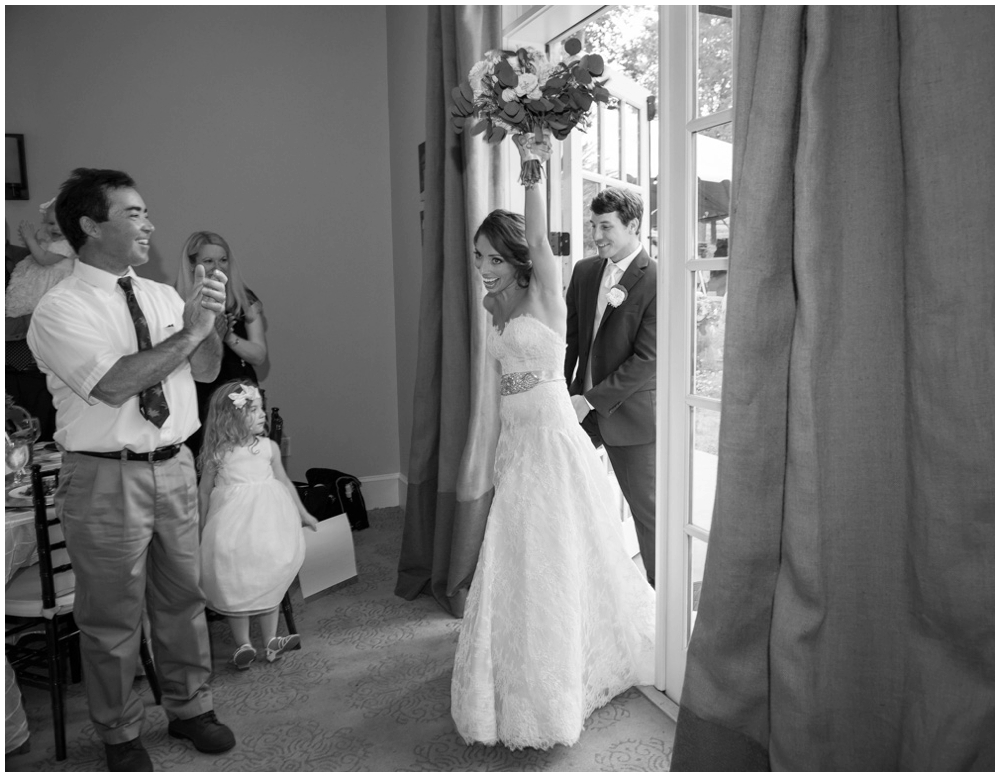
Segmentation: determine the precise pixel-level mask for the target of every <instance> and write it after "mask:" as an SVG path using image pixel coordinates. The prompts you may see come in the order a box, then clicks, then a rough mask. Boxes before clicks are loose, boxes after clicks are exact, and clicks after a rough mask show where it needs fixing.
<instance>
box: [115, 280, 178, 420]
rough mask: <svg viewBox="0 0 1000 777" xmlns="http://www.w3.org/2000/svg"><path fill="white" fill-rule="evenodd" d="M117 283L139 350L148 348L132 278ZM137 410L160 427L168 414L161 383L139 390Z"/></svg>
mask: <svg viewBox="0 0 1000 777" xmlns="http://www.w3.org/2000/svg"><path fill="white" fill-rule="evenodd" d="M118 285H119V286H121V287H122V291H124V292H125V302H126V303H127V304H128V312H129V313H131V314H132V323H133V324H134V325H135V338H136V340H137V341H138V343H139V350H140V351H145V350H148V349H149V348H152V347H153V341H152V340H151V339H150V337H149V325H148V324H147V323H146V317H145V316H144V315H143V314H142V308H140V307H139V301H138V300H137V299H136V298H135V292H134V291H132V279H131V278H130V277H129V276H125V277H124V278H119V279H118ZM139 412H140V413H142V417H143V418H145V419H146V420H147V421H149V422H150V423H151V424H153V425H154V426H155V427H156V428H157V429H159V428H162V426H163V424H164V423H165V422H166V420H167V418H168V416H169V415H170V408H169V407H168V406H167V398H166V397H165V396H164V395H163V384H162V383H156V384H154V385H152V386H150V387H149V388H146V389H143V390H142V391H140V392H139Z"/></svg>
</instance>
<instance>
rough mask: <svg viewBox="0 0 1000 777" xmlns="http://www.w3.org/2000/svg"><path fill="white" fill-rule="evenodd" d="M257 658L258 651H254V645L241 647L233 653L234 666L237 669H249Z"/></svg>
mask: <svg viewBox="0 0 1000 777" xmlns="http://www.w3.org/2000/svg"><path fill="white" fill-rule="evenodd" d="M255 658H257V651H256V650H254V648H253V645H240V647H239V648H237V650H236V652H235V653H233V664H234V665H235V666H236V668H237V669H249V668H250V664H252V663H253V660H254V659H255ZM269 660H270V659H269Z"/></svg>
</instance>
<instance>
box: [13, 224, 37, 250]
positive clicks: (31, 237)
mask: <svg viewBox="0 0 1000 777" xmlns="http://www.w3.org/2000/svg"><path fill="white" fill-rule="evenodd" d="M17 233H18V234H19V235H20V236H21V241H22V242H23V243H24V244H25V245H26V246H27V245H31V242H35V241H37V237H36V236H35V225H34V224H32V223H31V222H30V221H22V222H21V223H20V224H19V225H18V227H17Z"/></svg>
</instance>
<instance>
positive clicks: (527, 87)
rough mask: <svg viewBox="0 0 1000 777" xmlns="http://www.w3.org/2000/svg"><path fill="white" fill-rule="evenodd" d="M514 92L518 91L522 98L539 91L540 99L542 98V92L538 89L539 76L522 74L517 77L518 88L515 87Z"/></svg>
mask: <svg viewBox="0 0 1000 777" xmlns="http://www.w3.org/2000/svg"><path fill="white" fill-rule="evenodd" d="M514 91H516V92H517V93H518V94H519V95H520V96H521V97H524V96H525V95H527V94H531V93H532V92H535V91H537V92H538V95H539V97H541V94H542V92H541V90H540V89H539V88H538V76H536V75H535V74H534V73H521V75H519V76H518V77H517V86H516V87H514Z"/></svg>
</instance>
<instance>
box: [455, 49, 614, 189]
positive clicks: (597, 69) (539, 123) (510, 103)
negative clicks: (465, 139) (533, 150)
mask: <svg viewBox="0 0 1000 777" xmlns="http://www.w3.org/2000/svg"><path fill="white" fill-rule="evenodd" d="M565 47H566V52H567V53H568V54H569V55H570V56H571V57H575V56H576V55H577V54H579V53H580V49H581V44H580V41H579V40H578V39H576V38H570V39H569V40H567V41H566V44H565ZM603 74H604V59H603V57H601V55H600V54H584V55H583V56H582V57H580V58H579V59H573V60H570V61H569V62H557V63H552V62H550V61H549V60H548V58H547V57H546V56H545V54H544V53H542V52H541V51H537V50H535V49H518V50H517V51H499V50H493V51H487V52H486V55H485V58H484V59H483V60H481V61H479V62H477V63H476V64H475V65H473V66H472V70H470V71H469V78H468V81H467V82H466V81H463V82H462V83H460V84H459V85H458V86H456V87H455V88H454V89H452V92H451V96H452V101H453V105H452V108H451V114H452V125H453V127H454V129H455V131H456V132H458V133H461V132H462V131H463V130H464V129H465V124H466V119H467V118H468V117H469V116H474V117H476V118H478V119H480V121H479V122H478V123H477V124H476V125H475V126H474V127H473V128H472V134H473V135H479V134H481V133H485V134H484V137H485V138H486V141H487V142H489V143H499V142H500V141H501V140H503V139H504V138H505V137H506V136H507V135H508V133H510V134H523V135H528V134H531V133H534V135H535V139H536V140H537V141H538V142H541V141H542V139H543V136H544V133H545V132H546V131H550V132H551V133H552V135H553V136H554V137H555V138H556V139H557V140H563V139H564V138H565V137H566V136H567V135H569V133H570V132H571V131H572V129H573V128H574V127H580V128H581V129H584V128H586V127H587V126H589V124H590V107H591V106H592V105H593V104H594V102H595V101H596V102H604V103H606V102H607V101H608V97H609V96H610V95H609V93H608V90H607V89H605V88H604V84H605V83H606V81H607V79H605V81H597V80H596V79H597V78H599V77H600V76H601V75H603ZM521 180H522V182H524V183H525V184H534V183H537V182H538V181H539V180H541V163H540V162H539V161H538V160H537V159H526V160H525V161H524V162H523V164H522V166H521Z"/></svg>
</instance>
